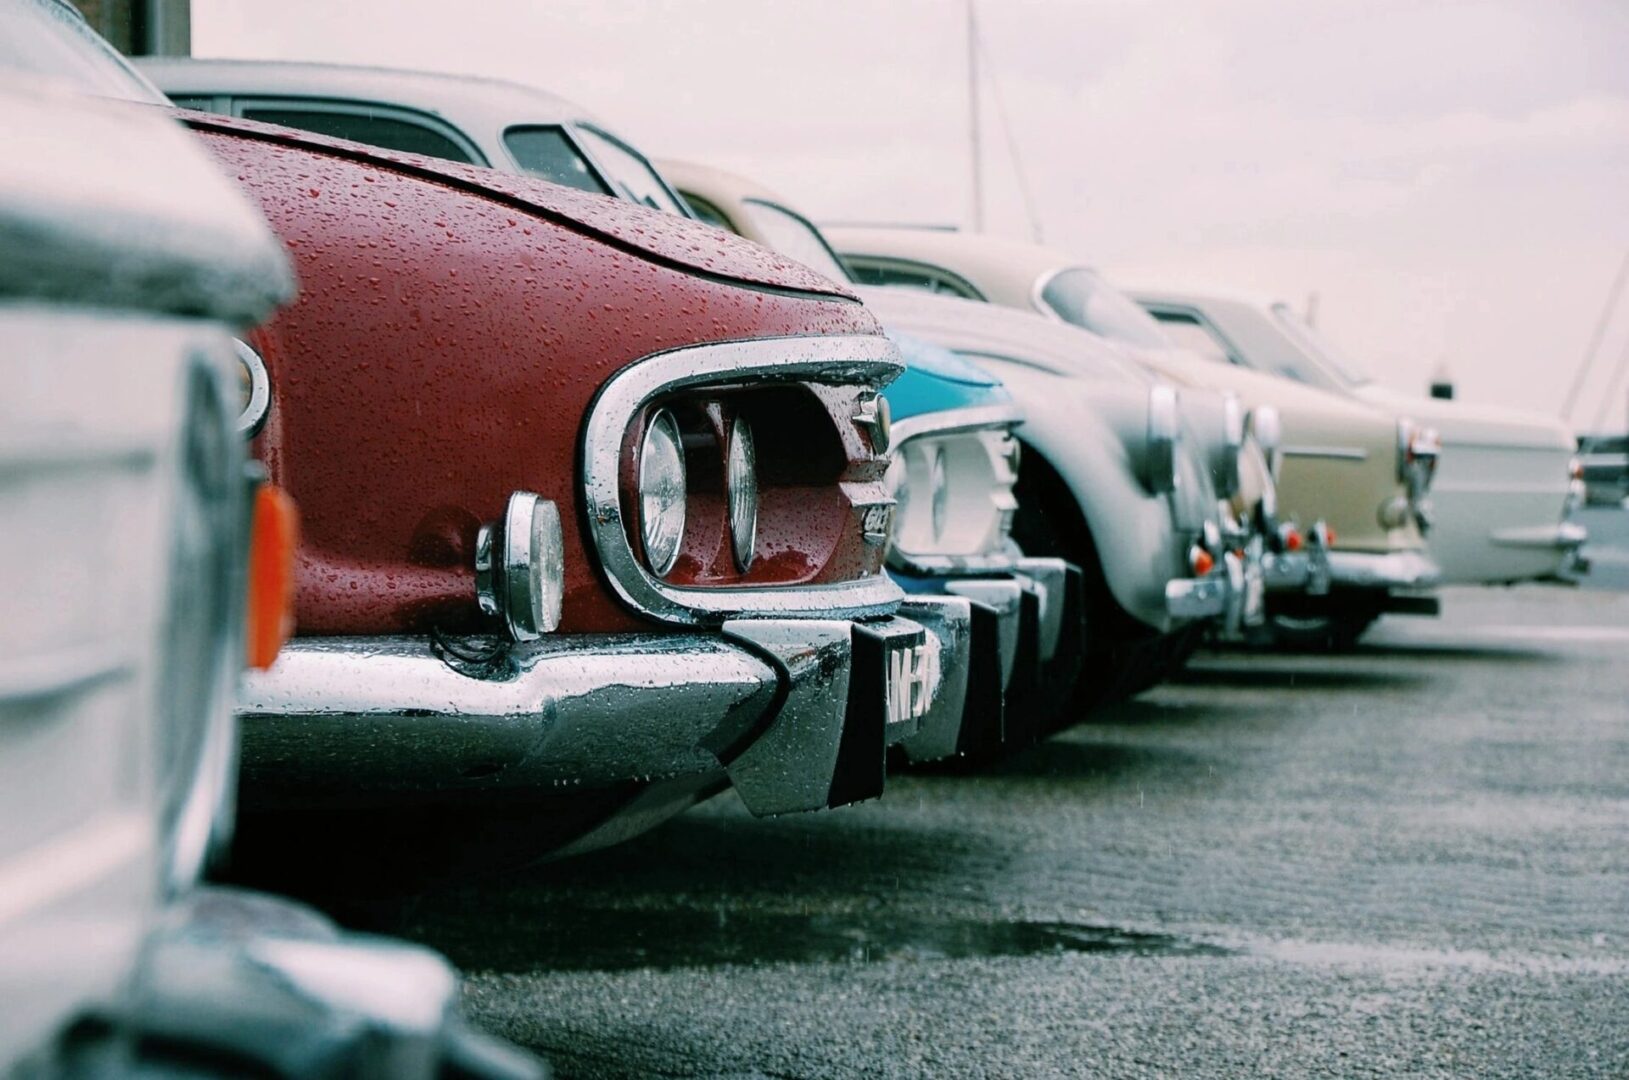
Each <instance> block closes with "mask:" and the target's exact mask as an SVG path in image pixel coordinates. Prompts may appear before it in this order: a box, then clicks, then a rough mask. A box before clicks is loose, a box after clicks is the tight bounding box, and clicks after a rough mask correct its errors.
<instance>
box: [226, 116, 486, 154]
mask: <svg viewBox="0 0 1629 1080" xmlns="http://www.w3.org/2000/svg"><path fill="white" fill-rule="evenodd" d="M243 116H244V118H245V119H247V120H260V121H263V122H264V123H267V124H281V125H283V126H284V127H291V128H299V129H300V130H301V131H311V132H315V133H316V134H318V135H331V136H333V137H334V138H336V139H350V140H352V141H354V142H359V143H367V144H368V145H369V146H378V147H381V148H383V149H385V150H401V151H404V152H406V153H409V154H424V155H425V156H427V157H434V158H445V159H446V160H448V161H462V162H464V163H466V164H483V163H481V162H475V161H473V159H472V158H471V157H470V155H469V153H468V152H467V151H465V150H464V148H463V147H461V146H459V145H458V144H457V143H456V142H454V141H453V140H451V139H449V138H448V137H447V136H445V135H443V134H441V132H439V131H435V130H433V129H431V128H428V127H426V126H424V125H423V124H419V123H415V122H413V121H412V120H403V119H400V118H398V117H394V116H380V115H377V114H370V113H365V112H352V111H350V110H344V109H301V108H298V107H293V106H288V105H277V106H259V105H246V106H245V107H244V109H243Z"/></svg>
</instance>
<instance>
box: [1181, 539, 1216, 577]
mask: <svg viewBox="0 0 1629 1080" xmlns="http://www.w3.org/2000/svg"><path fill="white" fill-rule="evenodd" d="M1188 565H1190V566H1192V567H1193V576H1194V577H1204V576H1205V575H1206V574H1208V573H1210V572H1211V570H1212V569H1214V568H1215V566H1216V557H1215V556H1214V555H1212V554H1211V553H1210V552H1208V551H1206V550H1205V549H1204V548H1202V547H1200V546H1199V545H1198V544H1195V545H1194V546H1193V550H1192V551H1190V552H1188Z"/></svg>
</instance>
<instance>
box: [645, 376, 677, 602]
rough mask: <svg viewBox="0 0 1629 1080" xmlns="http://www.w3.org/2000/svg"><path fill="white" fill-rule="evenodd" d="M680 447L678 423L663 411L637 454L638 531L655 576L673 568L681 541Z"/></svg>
mask: <svg viewBox="0 0 1629 1080" xmlns="http://www.w3.org/2000/svg"><path fill="white" fill-rule="evenodd" d="M684 503H685V475H684V444H683V442H682V441H681V438H680V435H679V424H678V421H676V420H674V419H673V414H672V413H670V412H668V411H667V410H666V409H663V410H662V411H661V412H659V413H657V414H656V416H655V417H654V418H653V419H652V420H651V422H650V426H649V427H648V428H646V429H645V441H644V445H643V446H641V447H640V451H639V529H640V538H641V539H642V540H643V541H644V543H645V558H646V559H647V560H648V561H649V563H650V568H651V570H653V571H654V572H655V573H656V575H657V576H658V577H663V576H665V575H666V574H667V572H668V571H670V570H672V569H673V564H674V563H675V562H676V561H677V560H678V558H679V546H680V544H681V542H682V541H683V540H684V509H685V507H684Z"/></svg>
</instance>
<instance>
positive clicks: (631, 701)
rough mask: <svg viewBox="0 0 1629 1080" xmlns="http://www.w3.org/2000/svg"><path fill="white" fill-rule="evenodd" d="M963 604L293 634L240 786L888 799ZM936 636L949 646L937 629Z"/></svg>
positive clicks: (928, 714) (249, 681) (247, 740)
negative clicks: (529, 634)
mask: <svg viewBox="0 0 1629 1080" xmlns="http://www.w3.org/2000/svg"><path fill="white" fill-rule="evenodd" d="M957 625H958V624H957V623H956V619H955V613H953V612H952V613H949V614H948V615H946V616H945V617H943V618H941V619H940V620H939V622H938V629H930V628H928V627H926V626H924V625H923V624H922V623H918V622H916V621H914V620H911V619H909V618H903V617H884V618H879V619H873V620H865V621H861V622H851V621H848V620H822V619H738V620H731V621H728V622H726V623H725V624H724V625H723V627H722V632H721V633H718V634H710V633H703V632H694V633H674V634H616V635H611V634H606V635H562V636H556V637H548V638H544V639H543V640H541V641H538V642H534V643H529V644H525V645H517V646H514V647H512V648H509V649H507V650H503V651H501V652H500V653H498V654H497V655H496V657H495V658H493V659H490V660H469V659H460V658H459V657H458V656H454V655H452V654H450V653H446V652H443V651H440V650H437V649H435V648H433V647H432V646H431V644H430V643H429V642H428V641H426V640H425V639H423V638H407V637H382V638H297V639H295V640H294V641H292V642H290V643H289V644H288V645H287V646H285V648H284V649H283V653H282V655H281V656H280V657H279V659H278V661H277V664H276V665H275V666H274V667H273V668H272V669H271V670H270V671H268V672H265V673H251V674H250V675H249V676H247V677H246V678H245V680H244V686H243V690H242V692H241V694H240V699H239V700H240V706H239V713H240V716H241V718H242V732H243V796H244V799H245V801H246V802H247V803H249V804H250V805H259V806H272V807H275V806H279V805H300V806H312V805H317V804H321V803H323V802H335V803H357V802H364V803H365V802H379V801H390V800H392V799H397V798H404V797H405V798H415V797H423V796H425V795H440V796H446V795H448V794H455V795H456V794H461V793H471V794H473V793H478V792H486V791H510V792H513V791H526V790H530V791H534V792H548V791H551V790H558V789H560V788H562V787H565V786H588V787H592V786H609V785H617V784H624V783H628V782H641V781H656V780H663V779H672V778H678V777H696V776H708V775H714V774H722V775H721V776H720V779H723V778H724V777H727V779H728V780H729V782H730V783H731V784H732V785H733V786H734V787H735V788H736V790H737V792H738V793H739V794H740V796H741V800H742V802H743V803H744V804H745V805H746V806H747V808H748V809H749V810H750V811H752V812H753V813H754V814H759V815H767V814H782V813H791V812H794V811H800V810H816V809H821V808H824V807H829V806H838V805H843V804H845V803H849V802H855V801H858V800H861V799H866V798H872V797H874V796H876V795H880V794H881V793H882V785H883V769H884V757H885V753H886V748H887V746H888V745H890V744H893V743H898V742H902V741H904V740H906V739H909V738H910V737H911V736H913V735H915V734H916V733H917V732H918V730H919V729H920V728H921V726H922V725H923V723H924V722H925V721H926V720H928V719H929V718H935V719H936V718H937V717H938V715H939V714H938V713H937V712H936V711H935V710H936V708H938V707H939V705H940V702H939V698H940V697H941V696H943V695H941V694H940V688H941V686H943V685H945V684H946V683H947V682H948V683H951V684H953V683H954V681H955V679H956V678H957V677H958V675H957V673H958V672H959V671H961V670H963V665H962V664H961V663H960V662H959V660H958V655H959V654H958V650H959V649H960V648H961V645H960V641H959V639H958V638H957V636H956V632H955V630H956V627H957ZM941 635H943V639H942V638H941Z"/></svg>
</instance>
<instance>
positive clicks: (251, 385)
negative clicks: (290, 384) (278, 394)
mask: <svg viewBox="0 0 1629 1080" xmlns="http://www.w3.org/2000/svg"><path fill="white" fill-rule="evenodd" d="M232 348H233V350H234V351H236V353H237V358H238V389H239V399H240V400H239V406H238V419H237V429H238V434H239V435H242V436H243V437H244V438H245V439H252V438H254V437H255V436H256V435H259V434H260V429H261V428H263V427H265V426H266V416H267V414H268V413H270V412H271V377H270V376H268V375H267V374H266V363H265V361H263V360H261V359H260V354H259V353H257V352H255V350H254V347H253V346H251V345H250V344H249V343H248V342H246V341H244V340H242V339H241V338H233V339H232Z"/></svg>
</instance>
